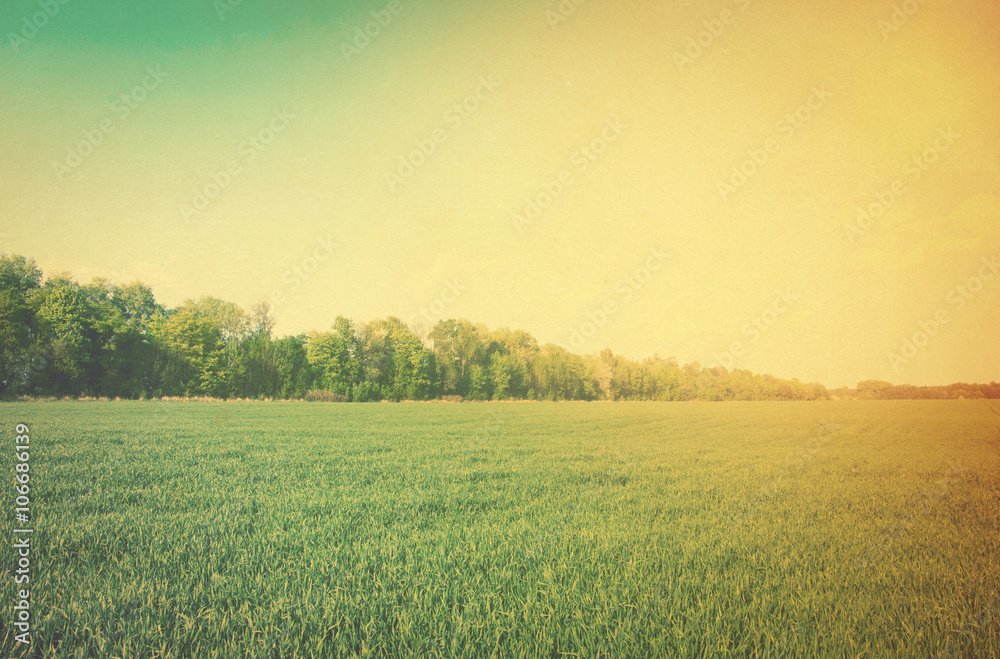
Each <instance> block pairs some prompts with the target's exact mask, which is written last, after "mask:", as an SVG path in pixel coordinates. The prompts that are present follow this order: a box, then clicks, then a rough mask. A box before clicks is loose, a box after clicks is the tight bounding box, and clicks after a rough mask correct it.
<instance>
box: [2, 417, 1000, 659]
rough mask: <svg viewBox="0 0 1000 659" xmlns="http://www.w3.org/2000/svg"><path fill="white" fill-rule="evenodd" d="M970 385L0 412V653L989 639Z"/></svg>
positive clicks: (198, 653) (731, 647)
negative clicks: (882, 393) (29, 631)
mask: <svg viewBox="0 0 1000 659" xmlns="http://www.w3.org/2000/svg"><path fill="white" fill-rule="evenodd" d="M990 404H991V403H990V402H984V401H898V402H896V401H844V402H840V401H834V402H813V403H790V402H785V403H615V404H599V403H589V404H588V403H506V404H505V403H483V404H430V403H414V404H378V403H372V404H321V403H279V402H275V403H241V402H230V403H207V402H206V403H200V402H183V403H182V402H167V401H152V402H138V401H136V402H69V401H65V402H63V401H60V402H40V403H7V404H2V405H0V421H2V423H0V427H2V428H3V430H4V433H5V435H6V437H7V439H6V440H5V442H6V444H7V445H8V450H6V451H4V452H3V453H2V456H0V464H2V466H3V470H2V473H3V474H4V476H3V478H4V479H6V480H7V483H6V484H4V486H3V491H4V492H5V493H6V495H5V498H4V502H5V507H6V510H7V511H8V512H7V513H6V514H7V516H8V519H11V520H12V521H11V523H10V524H9V525H8V527H7V528H8V531H7V533H6V535H7V539H8V541H7V544H6V547H7V548H6V549H5V551H4V556H3V559H2V563H0V565H2V568H3V577H2V580H0V583H2V587H0V599H2V601H3V606H2V609H0V611H2V616H3V627H2V630H3V631H2V633H3V637H2V638H0V655H2V656H12V657H13V656H18V652H19V647H21V646H19V644H18V643H16V642H15V639H14V635H15V634H16V631H15V630H14V629H13V627H12V624H11V622H12V620H11V615H12V614H11V611H12V609H11V606H12V602H14V601H16V593H17V589H18V588H20V587H22V586H17V585H16V584H15V582H14V574H15V567H16V565H17V558H16V556H15V554H14V552H13V550H12V549H11V543H12V542H13V540H10V539H11V538H13V537H14V533H13V527H14V522H13V517H12V516H13V510H14V508H15V502H14V489H13V485H14V482H13V481H14V474H15V461H16V459H15V457H14V451H13V449H12V448H11V447H12V446H13V438H14V435H15V434H16V433H15V426H16V424H18V423H23V424H26V425H27V426H28V427H29V428H30V437H31V457H30V474H31V481H30V482H31V491H30V499H31V512H32V519H31V522H30V525H31V527H32V528H34V531H33V535H32V536H31V556H30V564H31V572H30V591H31V615H32V627H33V629H34V634H35V636H34V644H33V647H32V651H33V654H32V656H45V657H50V656H51V657H160V658H164V659H165V658H167V657H174V658H181V657H198V658H209V657H219V658H220V659H221V658H229V657H242V656H255V657H352V656H361V657H409V656H424V657H469V658H473V657H475V658H480V657H581V658H582V657H590V658H596V657H701V656H761V657H797V656H836V657H844V656H850V657H893V656H907V657H908V656H920V657H927V656H934V657H938V656H942V657H997V656H1000V430H998V428H1000V413H998V412H1000V410H998V409H997V408H998V406H997V405H996V404H995V403H992V405H993V407H990Z"/></svg>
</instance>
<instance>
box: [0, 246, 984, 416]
mask: <svg viewBox="0 0 1000 659" xmlns="http://www.w3.org/2000/svg"><path fill="white" fill-rule="evenodd" d="M273 327H274V321H273V319H272V317H271V313H270V308H269V307H268V305H267V303H261V304H258V305H255V306H254V307H253V308H252V309H251V310H250V311H249V313H248V312H246V311H244V310H243V309H242V308H240V307H239V306H238V305H236V304H233V303H232V302H227V301H225V300H220V299H218V298H214V297H202V298H200V299H198V300H187V301H185V302H184V303H183V304H181V305H179V306H177V307H175V308H166V307H164V306H162V305H160V304H159V303H158V302H157V301H156V299H155V297H154V295H153V292H152V291H151V290H150V289H149V288H148V287H147V286H145V285H143V284H142V283H140V282H132V283H129V284H116V283H113V282H109V281H107V280H104V279H95V280H94V281H93V282H91V283H90V284H87V285H80V284H78V283H77V282H75V281H74V280H73V278H72V277H71V276H69V275H68V274H59V275H57V276H55V277H51V278H49V279H47V280H45V281H44V283H43V277H42V272H41V271H40V270H39V269H38V267H37V266H36V265H35V263H34V261H33V260H29V259H26V258H24V257H23V256H17V255H0V396H3V397H7V398H10V397H16V396H22V395H27V396H67V395H68V396H95V397H96V396H109V397H121V398H150V397H161V396H210V397H216V398H305V397H307V395H308V394H309V393H310V392H322V393H324V394H325V396H324V398H325V399H332V400H344V401H380V400H391V401H399V400H429V399H437V398H443V397H447V398H449V399H464V400H512V399H516V400H664V401H684V400H822V399H828V398H829V397H830V394H829V393H828V392H827V390H826V388H825V387H823V386H822V385H820V384H803V383H800V382H798V381H797V380H782V379H778V378H775V377H773V376H770V375H758V374H754V373H751V372H750V371H746V370H734V371H731V372H730V371H727V370H726V369H724V368H722V367H715V368H707V369H703V368H701V366H700V365H699V364H697V363H691V364H687V365H685V366H683V367H682V366H680V365H679V364H678V363H677V361H676V360H675V359H673V358H667V359H664V358H661V357H659V356H653V357H650V358H647V359H645V360H642V361H635V360H629V359H625V358H624V357H622V356H620V355H615V354H614V353H612V352H611V350H610V349H605V350H603V351H602V352H601V353H600V354H597V355H578V354H575V353H571V352H569V351H567V350H566V349H564V348H562V347H561V346H557V345H553V344H546V345H539V344H538V341H537V340H536V339H535V338H534V337H533V336H531V334H529V333H528V332H525V331H523V330H515V329H509V328H500V329H496V330H490V329H489V328H487V327H485V326H484V325H479V324H475V323H472V322H470V321H468V320H464V319H447V320H440V321H438V322H437V324H436V325H434V327H433V328H431V329H430V332H429V334H428V336H427V341H426V342H424V341H422V340H421V339H420V337H419V336H418V335H417V334H416V332H415V331H414V328H410V327H408V326H407V325H406V324H405V323H404V322H403V321H401V320H400V319H399V318H395V317H389V318H384V319H378V320H372V321H369V322H366V323H355V322H353V321H351V320H350V319H348V318H345V317H343V316H337V317H336V318H335V319H334V321H333V323H332V325H331V326H330V328H329V329H328V330H326V331H320V332H310V333H308V334H303V335H298V336H285V337H280V338H276V337H274V336H272V329H273ZM977 386H978V385H975V386H974V385H963V387H964V388H963V389H962V391H963V392H965V394H966V396H965V397H977V396H982V397H997V395H1000V391H995V390H994V389H990V388H989V386H988V385H982V386H981V387H980V388H976V387H977ZM983 387H985V388H983ZM913 389H916V388H913ZM907 392H909V393H913V392H911V391H910V390H908V389H905V386H903V387H894V386H893V385H891V384H890V383H887V382H879V381H866V382H862V383H859V384H858V389H857V393H856V396H857V397H862V398H885V397H891V396H893V395H896V396H901V395H902V394H904V393H907ZM917 393H919V392H917ZM935 394H941V395H940V397H945V395H944V390H942V391H941V392H935ZM915 397H916V396H915ZM933 397H938V396H937V395H935V396H933ZM954 397H957V395H956V396H954Z"/></svg>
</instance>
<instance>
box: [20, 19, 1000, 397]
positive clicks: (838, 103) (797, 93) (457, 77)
mask: <svg viewBox="0 0 1000 659" xmlns="http://www.w3.org/2000/svg"><path fill="white" fill-rule="evenodd" d="M43 4H44V3H43ZM94 4H96V5H97V6H96V7H95V6H94V5H93V4H91V3H86V2H83V0H70V1H69V2H67V4H65V5H57V6H58V8H59V9H58V12H54V15H53V16H51V17H46V20H44V21H42V20H40V19H37V20H36V22H38V23H39V24H42V25H41V27H39V28H38V29H37V33H36V34H33V35H32V36H30V38H27V37H25V36H24V34H23V33H22V29H23V27H24V19H25V17H27V19H28V21H31V20H32V17H33V16H34V15H36V14H38V13H39V12H40V11H42V10H41V9H40V8H39V4H38V2H23V1H21V0H9V1H8V2H5V3H4V5H3V6H2V7H0V36H2V37H3V41H2V46H0V72H2V73H0V98H2V102H0V112H2V117H0V118H2V121H0V251H4V252H15V253H20V254H24V255H26V256H29V257H33V258H35V259H36V260H37V261H38V263H39V265H40V266H41V267H42V268H43V270H44V271H45V272H46V273H47V274H55V273H58V272H61V271H69V272H71V273H73V274H74V275H75V276H76V277H77V279H78V280H80V281H89V279H90V278H91V277H94V276H104V277H110V278H112V279H115V280H119V281H130V280H133V279H140V280H142V281H143V282H145V283H147V284H149V285H150V286H152V288H153V290H154V292H155V293H156V295H157V298H158V299H159V300H160V301H161V302H163V303H165V304H168V305H175V304H179V303H180V302H182V301H183V300H184V299H186V298H192V297H199V296H201V295H215V296H218V297H222V298H224V299H228V300H232V301H234V302H237V303H239V304H241V305H243V306H244V307H247V308H249V306H250V305H252V304H254V303H255V302H258V301H261V300H267V299H270V300H272V302H273V307H274V316H275V318H276V320H277V327H276V331H277V332H278V333H281V334H286V333H298V332H302V331H308V330H320V329H325V328H327V327H329V325H330V324H331V323H332V321H333V319H334V317H335V316H337V315H338V314H342V315H346V316H348V317H351V318H353V319H355V320H358V321H366V320H370V319H374V318H380V317H385V316H388V315H396V316H399V317H401V318H402V319H403V320H405V321H407V322H413V323H415V324H417V325H418V326H423V325H425V324H426V323H427V321H428V320H429V321H431V322H433V321H434V320H436V319H437V318H448V317H465V318H469V319H471V320H474V321H477V322H482V323H485V324H487V325H488V326H490V327H493V328H496V327H501V326H510V327H516V328H522V329H526V330H528V331H530V332H532V333H533V334H534V335H535V336H536V337H537V338H538V339H539V340H540V341H542V342H553V343H558V344H562V345H565V346H567V347H569V348H571V349H573V350H575V351H577V352H583V353H587V352H595V351H598V350H600V349H601V348H603V347H604V346H610V347H611V348H612V349H613V350H615V351H616V352H621V353H624V354H626V355H628V356H631V357H643V356H648V355H652V354H654V353H658V354H660V355H662V356H670V355H673V356H676V357H677V358H678V359H679V360H680V361H681V362H688V361H698V362H700V363H701V364H702V365H704V366H708V365H713V364H714V363H715V362H716V361H717V360H719V359H720V358H721V360H722V362H723V363H724V365H732V366H733V367H736V368H749V369H751V370H753V371H756V372H770V373H774V374H776V375H779V376H783V377H797V378H799V379H802V380H809V381H820V382H823V383H825V384H827V385H830V386H840V385H845V384H846V385H853V384H854V383H855V382H856V381H857V380H860V379H865V378H880V379H886V380H890V381H892V382H897V383H898V382H910V383H915V384H939V383H949V382H953V381H959V380H964V381H987V382H988V381H990V380H998V379H1000V376H998V372H1000V347H998V346H1000V344H998V342H997V331H996V328H997V327H1000V276H997V277H995V278H993V279H985V278H981V279H980V273H982V274H984V275H985V274H990V273H991V271H990V270H989V269H986V270H984V269H983V268H984V266H983V259H984V258H985V259H987V262H989V260H990V259H991V258H993V257H995V256H1000V149H998V145H1000V122H997V121H996V108H997V107H1000V84H998V83H1000V41H998V40H997V39H996V35H997V34H1000V6H998V5H997V4H996V3H995V2H988V1H985V0H983V1H976V0H973V1H970V2H961V3H927V4H923V5H919V9H918V10H917V11H916V13H914V14H913V15H912V16H904V15H902V14H900V15H898V16H897V22H898V23H899V25H898V26H893V27H892V28H887V27H886V26H887V25H891V23H890V21H891V20H892V16H893V11H894V4H893V3H892V2H877V3H870V2H861V1H860V0H856V1H852V2H843V3H837V4H836V6H831V5H830V4H829V3H806V4H801V3H791V2H785V3H758V2H753V1H746V0H740V1H738V2H732V1H722V2H710V3H694V2H678V3H666V4H662V5H661V4H656V5H653V6H650V3H641V2H617V3H607V2H598V1H597V0H588V1H587V2H584V3H582V4H580V5H579V6H576V5H575V4H573V3H572V2H571V0H567V2H565V3H563V6H564V7H574V8H575V9H574V11H573V12H572V13H570V14H569V15H568V16H560V18H565V20H559V21H555V20H553V16H557V15H558V14H557V13H555V12H558V11H559V6H560V3H559V2H549V1H539V0H526V1H523V2H514V3H501V2H492V3H491V2H487V3H477V4H470V3H460V2H421V3H417V2H406V1H405V0H400V2H399V3H398V4H391V3H388V2H385V3H383V2H370V3H357V2H352V3H347V2H328V1H324V2H305V1H300V2H283V3H280V4H278V3H265V2H261V1H259V0H243V2H242V3H241V4H239V5H238V6H236V7H234V8H232V11H227V12H224V13H222V14H221V15H220V12H219V11H218V9H217V6H216V5H222V4H224V3H223V1H220V2H219V3H213V2H212V0H199V1H187V2H172V3H169V4H167V3H153V2H139V1H133V2H126V1H118V2H103V3H94ZM226 6H228V5H226ZM393 9H395V10H396V11H393ZM372 12H376V14H377V16H381V17H382V19H383V22H385V25H381V26H378V29H377V34H375V35H374V36H371V37H370V38H369V40H368V42H367V43H364V42H357V44H356V45H355V46H354V50H350V48H348V49H347V50H346V51H345V46H349V45H350V44H352V40H353V39H355V37H356V35H357V30H364V28H365V26H366V25H368V27H369V30H370V31H372V32H373V33H374V32H375V31H376V30H375V29H374V28H373V27H372V25H374V24H373V23H372V21H374V20H376V16H373V14H372ZM379 12H381V13H379ZM567 13H569V12H567ZM387 17H388V20H387ZM730 19H731V20H730ZM904 19H905V20H904ZM880 21H881V24H880ZM713 31H714V32H716V34H712V32H713ZM11 34H13V35H17V37H16V38H13V39H12V37H11ZM698 39H701V41H702V43H703V45H702V46H698V45H697V40H698ZM692 44H694V45H692ZM685 53H687V55H685ZM685 57H687V58H688V59H684V58H685ZM151 72H152V73H151ZM144 83H146V85H147V87H148V88H144V87H143V85H144ZM135 90H138V91H135ZM477 93H478V94H479V98H475V95H476V94H477ZM122 95H126V96H128V95H133V98H131V99H129V100H128V101H125V102H123V101H122ZM466 99H471V100H468V101H466ZM463 102H465V103H466V104H467V107H466V108H465V109H462V110H455V105H456V103H463ZM810 104H811V105H812V107H810ZM796 112H798V113H799V118H798V119H796V118H795V113H796ZM789 114H791V115H792V116H791V117H790V118H787V117H786V116H787V115H789ZM108 128H110V130H105V129H108ZM95 136H96V137H95ZM435 138H436V139H435ZM255 142H256V143H255ZM421 144H423V145H424V149H425V150H426V151H430V153H429V155H424V154H422V153H419V151H417V150H418V149H419V148H420V145H421ZM584 147H587V148H588V150H587V151H586V152H584V151H583V150H582V149H583V148H584ZM769 147H770V150H769ZM598 151H599V152H598ZM414 154H416V155H414ZM588 154H589V155H588ZM762 154H763V155H762ZM922 154H923V155H922ZM754 156H756V157H758V159H760V160H761V162H762V164H760V165H755V164H754V163H753V162H752V161H751V162H750V163H749V165H748V164H747V163H748V160H749V159H750V158H751V157H754ZM765 156H766V161H765V160H764V157H765ZM915 157H916V158H917V161H916V162H915V161H914V160H913V159H914V158H915ZM925 157H926V159H927V161H926V162H925V160H924V158H925ZM931 157H933V162H930V159H931ZM401 158H403V159H404V160H405V159H407V158H409V159H410V160H411V162H412V163H413V164H415V165H416V166H413V171H412V174H410V175H408V176H406V177H404V176H403V175H402V174H401V172H400V169H399V162H400V159H401ZM74 163H75V164H74ZM227 166H228V167H229V168H230V172H228V173H227V172H226V169H227ZM408 166H412V165H408ZM741 166H743V167H747V168H748V169H750V170H755V171H752V173H751V174H750V175H749V176H747V177H746V179H745V182H744V183H743V184H742V185H740V186H739V187H736V186H734V187H732V188H726V187H725V186H724V185H723V186H722V187H721V188H720V182H722V183H726V182H728V184H729V185H733V180H736V181H737V182H738V181H739V179H738V178H737V179H733V178H732V177H733V168H734V167H737V168H738V167H741ZM402 171H403V173H406V172H407V170H406V169H405V168H404V169H403V170H402ZM393 175H395V176H397V177H399V178H398V179H393ZM737 176H738V175H737ZM560 177H563V179H562V180H563V182H564V183H565V184H563V183H558V182H559V180H560ZM390 179H391V181H390ZM213 181H222V182H224V184H223V185H222V186H221V190H219V191H218V193H217V194H214V195H213V196H214V199H212V200H211V201H210V202H209V203H208V204H207V205H206V206H205V207H204V208H203V209H200V210H199V209H197V208H196V206H197V192H199V191H200V192H201V193H205V192H206V191H207V192H213V186H214V185H216V184H215V183H214V182H213ZM554 182H555V183H554ZM894 186H895V189H896V191H897V192H891V191H892V190H893V188H894ZM560 187H561V189H560ZM546 188H548V190H550V191H555V192H554V193H553V194H552V196H553V197H554V199H552V201H551V204H550V205H548V207H547V208H546V209H544V210H543V211H541V212H540V213H539V215H538V216H537V218H535V219H533V220H531V222H530V224H529V223H521V222H520V221H519V220H517V219H516V218H515V217H514V215H515V214H518V215H522V216H523V215H524V213H525V206H526V204H527V201H526V200H527V199H529V198H538V197H539V195H541V201H542V202H544V201H545V194H548V193H547V192H546ZM890 193H891V199H892V203H891V204H889V205H888V210H887V211H886V212H885V213H884V215H881V216H880V217H878V218H876V219H874V220H873V221H872V222H871V224H870V225H869V226H868V227H867V228H860V229H859V228H858V225H857V218H858V215H859V211H858V207H859V206H865V207H868V206H871V205H873V204H876V203H878V199H879V197H881V198H882V199H883V200H888V199H890V196H889V195H890ZM525 219H529V218H527V217H526V218H525ZM515 225H519V226H515ZM845 225H852V226H854V228H855V230H853V231H851V232H848V231H846V230H845ZM519 228H520V230H519ZM327 246H330V249H329V251H328V250H327ZM654 249H658V250H661V251H662V253H664V254H667V255H668V256H667V257H665V258H663V259H662V260H660V259H658V258H657V259H655V260H654V261H649V258H650V254H651V251H650V250H654ZM650 265H654V266H655V269H652V270H650V271H649V272H648V273H646V272H644V271H643V268H647V267H648V266H650ZM313 267H315V269H313ZM303 269H305V270H311V272H308V273H306V272H305V270H303ZM637 272H638V278H639V279H642V280H644V281H639V280H637V279H636V278H634V276H635V275H636V273H637ZM300 273H301V274H300ZM646 274H648V278H647V277H646ZM970 278H972V279H973V280H974V281H972V282H970ZM975 280H978V281H975ZM969 286H972V288H976V290H975V291H972V290H969ZM977 286H978V288H977ZM959 287H962V288H961V289H960V288H959ZM779 290H780V291H782V292H784V296H785V298H786V299H789V300H791V304H790V306H789V305H788V303H787V302H782V301H780V298H779V296H778V293H777V292H776V291H779ZM963 290H965V291H966V292H965V293H963V292H962V291H963ZM454 291H457V294H456V293H455V292H454ZM776 300H777V302H776ZM422 308H423V309H425V310H426V315H423V316H422V315H421V311H420V310H421V309H422ZM610 308H613V311H611V312H610V313H607V311H606V310H607V309H610ZM602 309H604V311H602ZM941 311H944V312H945V314H946V315H947V317H948V322H947V323H944V324H943V325H941V326H940V327H939V328H938V330H936V331H935V332H933V334H934V336H931V337H929V338H928V341H927V343H926V345H921V346H915V349H914V351H913V352H912V356H906V355H904V354H903V352H902V349H903V346H904V339H911V340H913V339H914V338H916V340H917V342H918V343H922V339H921V337H920V336H919V332H921V331H924V330H921V323H923V325H924V327H925V328H927V327H931V326H930V325H928V322H929V321H930V320H932V319H934V317H935V314H937V313H939V312H941ZM602 314H607V315H606V318H605V319H604V320H603V321H602ZM595 319H596V320H597V321H598V322H597V323H596V324H595V326H594V327H593V328H591V327H590V326H589V325H588V323H591V322H594V320H595ZM755 319H756V322H757V327H758V328H762V329H763V330H764V331H760V330H759V329H758V330H755V325H754V322H755ZM597 325H599V326H597ZM590 329H593V330H594V331H593V335H592V336H590V337H586V338H585V337H582V336H580V337H577V335H576V334H575V333H574V332H579V333H581V334H583V333H589V330H590ZM915 335H917V336H916V337H915ZM733 343H740V344H742V345H741V348H742V354H739V355H735V354H734V355H732V359H731V361H730V357H729V356H728V355H727V353H729V352H730V349H731V348H732V347H733ZM907 350H909V348H907ZM890 353H894V354H896V355H897V356H900V357H901V358H891V357H890Z"/></svg>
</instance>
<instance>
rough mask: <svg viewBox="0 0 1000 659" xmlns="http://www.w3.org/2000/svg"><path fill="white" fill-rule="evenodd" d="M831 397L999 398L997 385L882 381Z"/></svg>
mask: <svg viewBox="0 0 1000 659" xmlns="http://www.w3.org/2000/svg"><path fill="white" fill-rule="evenodd" d="M830 395H831V396H832V397H833V398H838V399H857V400H946V399H952V400H954V399H959V398H966V399H981V398H1000V383H997V382H990V383H989V384H967V383H964V382H956V383H954V384H949V385H944V386H936V387H927V386H916V385H912V384H892V383H891V382H886V381H884V380H864V381H862V382H859V383H858V384H857V387H855V388H854V389H848V388H847V387H839V388H837V389H831V390H830Z"/></svg>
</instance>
